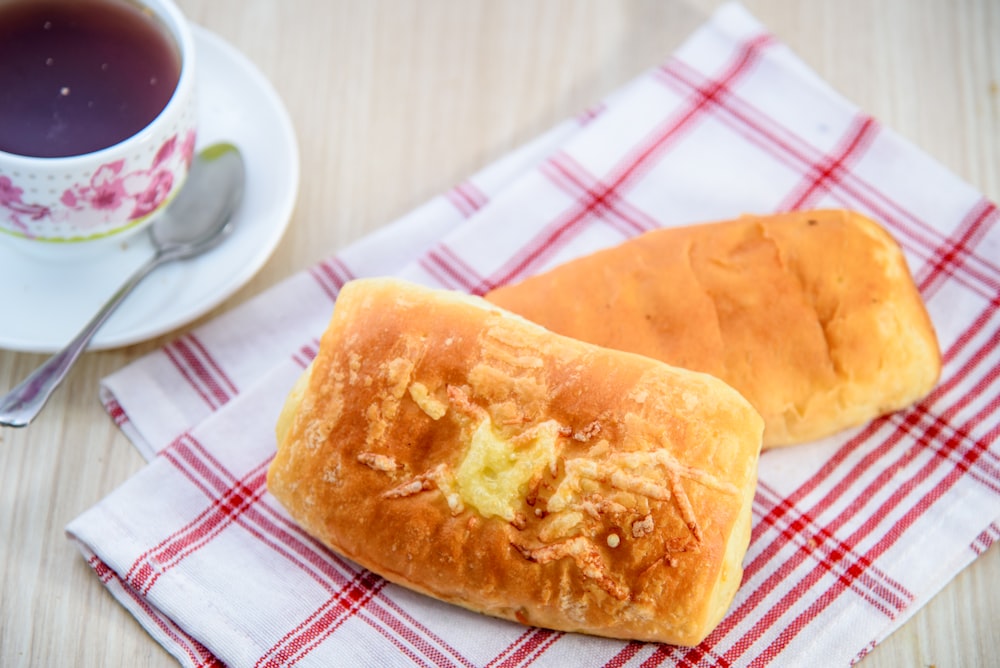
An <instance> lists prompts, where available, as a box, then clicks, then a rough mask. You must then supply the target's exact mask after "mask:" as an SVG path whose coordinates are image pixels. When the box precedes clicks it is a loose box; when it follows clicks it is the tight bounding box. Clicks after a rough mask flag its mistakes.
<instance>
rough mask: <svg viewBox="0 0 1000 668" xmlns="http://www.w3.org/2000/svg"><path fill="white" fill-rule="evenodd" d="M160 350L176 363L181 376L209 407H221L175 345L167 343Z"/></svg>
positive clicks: (213, 408) (175, 365) (214, 408)
mask: <svg viewBox="0 0 1000 668" xmlns="http://www.w3.org/2000/svg"><path fill="white" fill-rule="evenodd" d="M160 351H161V352H162V353H163V354H164V355H166V356H167V359H168V360H170V363H171V364H173V365H174V368H175V369H177V372H178V373H179V374H180V375H181V377H182V378H183V379H184V380H185V381H187V384H188V386H190V387H191V389H193V390H194V391H195V393H196V394H197V395H198V396H199V397H201V398H202V401H204V402H205V403H206V404H208V407H209V408H210V409H212V410H213V411H214V410H216V409H217V408H219V405H218V404H217V403H216V400H215V398H214V397H213V396H212V394H211V393H210V392H206V391H205V388H203V387H202V385H201V383H199V382H198V378H197V375H196V374H194V373H192V372H191V370H190V369H189V368H188V365H187V363H186V362H185V360H184V358H183V356H182V355H179V354H178V353H177V352H176V351H175V350H174V349H173V346H171V345H170V344H167V345H165V346H163V347H162V348H160Z"/></svg>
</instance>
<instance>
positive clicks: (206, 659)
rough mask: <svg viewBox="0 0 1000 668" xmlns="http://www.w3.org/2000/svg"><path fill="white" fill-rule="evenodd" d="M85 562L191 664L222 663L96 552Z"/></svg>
mask: <svg viewBox="0 0 1000 668" xmlns="http://www.w3.org/2000/svg"><path fill="white" fill-rule="evenodd" d="M87 563H88V564H89V565H90V567H91V568H92V569H93V570H94V573H96V574H97V577H98V578H100V580H101V582H103V583H104V584H105V585H110V584H111V583H114V588H115V589H117V590H118V591H121V592H122V593H124V594H125V595H127V596H128V597H129V598H131V599H132V600H133V601H135V603H136V604H137V605H138V606H139V608H140V612H141V614H142V618H143V619H145V620H146V622H147V624H152V625H155V626H157V627H158V628H159V629H160V630H161V631H162V632H163V633H164V635H166V636H167V638H168V639H169V640H171V641H172V642H173V646H174V647H176V648H178V649H179V650H180V651H182V652H183V653H184V654H186V655H187V657H188V659H190V660H191V663H192V664H194V665H195V666H199V667H201V666H205V667H206V668H207V667H209V666H222V665H223V664H222V662H221V661H219V660H218V659H217V658H216V657H215V656H214V655H213V654H212V653H211V652H210V651H209V650H208V649H207V648H206V647H205V646H204V645H202V644H201V643H200V642H198V641H197V640H195V639H194V638H193V637H191V636H190V635H188V634H187V633H186V632H185V631H184V630H183V629H181V628H180V627H179V626H177V624H176V623H174V621H173V620H172V619H170V618H169V617H167V616H166V615H164V614H163V613H162V612H161V611H160V610H157V609H156V608H154V607H153V606H152V605H150V603H149V601H148V600H146V598H144V597H143V596H140V595H139V594H138V593H136V591H135V590H134V589H132V588H131V587H129V586H128V584H127V583H126V582H125V581H124V580H122V579H121V578H120V577H118V574H117V573H115V571H114V569H113V568H111V567H110V566H108V565H107V564H106V563H104V561H102V560H101V558H100V557H98V556H97V555H96V554H95V555H91V557H90V558H89V559H87Z"/></svg>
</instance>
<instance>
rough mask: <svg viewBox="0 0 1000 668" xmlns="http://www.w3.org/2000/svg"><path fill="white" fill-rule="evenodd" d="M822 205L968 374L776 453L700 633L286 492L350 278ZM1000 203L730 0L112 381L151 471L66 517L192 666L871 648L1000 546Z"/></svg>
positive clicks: (481, 267) (808, 655)
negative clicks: (284, 425)
mask: <svg viewBox="0 0 1000 668" xmlns="http://www.w3.org/2000/svg"><path fill="white" fill-rule="evenodd" d="M807 207H846V208H851V209H857V210H860V211H863V212H866V213H867V214H869V215H871V216H872V217H874V218H876V219H878V220H880V221H882V222H883V223H884V224H885V225H886V227H887V228H888V229H889V230H890V231H891V232H892V233H893V234H894V235H895V237H896V238H897V239H898V240H899V242H900V243H901V244H902V245H903V247H904V249H905V251H906V254H907V258H908V259H909V261H910V264H911V269H912V270H913V272H914V275H915V277H916V280H917V283H918V284H919V287H920V290H921V292H922V293H923V295H924V298H925V299H926V301H927V304H928V307H929V309H930V312H931V315H932V318H933V320H934V324H935V326H936V328H937V331H938V334H939V337H940V341H941V345H942V349H943V353H944V373H943V377H942V379H941V382H940V385H939V387H938V388H937V389H936V390H935V391H934V392H933V393H932V394H931V396H930V397H928V398H927V399H926V400H925V401H924V402H922V403H921V404H920V405H919V406H917V407H915V408H913V409H910V410H907V411H903V412H900V413H898V414H895V415H892V416H890V417H887V418H885V419H880V420H877V421H875V422H873V423H871V424H869V425H867V426H864V427H862V428H859V429H855V430H853V431H850V432H848V433H844V434H842V435H839V436H837V437H835V438H829V439H827V440H824V441H822V442H817V443H814V444H810V445H805V446H800V447H796V448H791V449H786V450H781V451H776V452H768V453H766V454H764V456H763V457H762V460H761V465H760V486H759V490H758V493H757V495H756V498H755V501H754V507H753V510H754V530H753V538H752V543H751V546H750V551H749V553H748V555H747V557H746V559H745V567H746V576H745V580H744V582H743V585H742V587H741V588H740V590H739V593H738V595H737V598H736V601H735V603H734V604H733V607H732V610H731V611H730V613H729V614H728V615H727V616H726V618H725V620H724V621H723V622H722V625H721V626H720V627H719V628H718V629H717V630H716V632H715V633H713V634H712V635H711V637H710V638H709V639H708V640H707V641H706V642H705V643H704V644H703V645H701V646H700V647H697V648H694V649H679V648H674V647H668V646H658V645H651V644H641V643H627V642H617V641H613V640H606V639H598V638H591V637H585V636H579V635H572V634H569V635H566V634H560V633H553V632H549V631H543V630H537V629H530V628H525V627H521V626H518V625H516V624H512V623H507V622H502V621H498V620H494V619H491V618H487V617H483V616H480V615H476V614H474V613H471V612H467V611H465V610H462V609H459V608H456V607H452V606H449V605H445V604H442V603H438V602H436V601H434V600H432V599H429V598H426V597H423V596H420V595H417V594H413V593H410V592H408V591H406V590H404V589H401V588H399V587H396V586H394V585H390V584H387V583H386V582H385V581H384V580H382V579H381V578H379V577H377V576H375V575H373V574H371V573H368V572H366V571H362V570H359V569H358V568H357V567H356V566H354V565H353V564H351V563H349V562H347V561H345V560H344V559H341V558H340V557H338V556H336V555H334V554H332V553H330V552H328V551H327V550H325V549H323V548H322V547H321V546H319V545H318V544H316V543H315V542H314V541H313V540H312V539H310V538H309V537H308V536H306V535H305V534H304V533H303V532H302V531H300V530H299V529H298V528H297V527H296V526H295V524H294V523H293V522H291V521H290V520H289V519H288V517H287V516H286V515H285V513H284V512H283V510H282V509H281V508H280V507H279V506H278V504H277V503H276V502H275V501H274V500H273V499H272V498H271V497H270V496H269V495H268V494H267V492H266V490H265V478H264V476H265V471H266V468H267V465H268V462H269V461H270V458H271V456H272V454H273V452H274V447H275V444H274V437H273V436H272V430H273V426H274V423H275V418H276V416H277V413H278V410H279V407H280V406H281V404H282V402H283V400H284V396H285V394H286V392H287V390H288V389H289V388H290V386H291V385H292V383H293V381H294V380H295V378H296V377H297V376H298V374H299V373H301V371H302V369H303V368H304V366H305V365H306V364H307V362H308V360H309V358H310V357H311V356H312V355H313V353H314V351H315V347H316V344H317V337H318V336H319V334H320V333H321V332H322V330H323V329H324V327H325V325H326V322H327V319H328V318H329V315H330V312H331V307H332V304H333V300H334V298H335V296H336V294H337V290H338V288H339V287H340V286H341V285H343V283H344V282H345V281H346V280H348V279H350V278H352V277H358V276H367V275H375V274H400V275H402V276H405V277H409V278H411V279H414V280H417V281H421V282H425V283H429V284H432V285H438V286H445V287H449V288H456V289H459V290H467V291H472V292H483V291H485V290H486V289H488V288H490V287H492V286H495V285H499V284H502V283H505V282H507V281H512V280H516V279H518V278H521V277H523V276H526V275H528V274H530V273H533V272H537V271H539V270H542V269H545V268H547V267H549V266H552V265H554V264H556V263H559V262H562V261H564V260H567V259H569V258H571V257H573V256H576V255H580V254H582V253H586V252H589V251H592V250H594V249H596V248H599V247H602V246H607V245H609V244H614V243H617V242H619V241H621V240H622V239H625V238H627V237H630V236H632V235H635V234H638V233H640V232H643V231H644V230H648V229H650V228H653V227H657V226H662V225H679V224H685V223H693V222H700V221H708V220H715V219H723V218H728V217H732V216H736V215H739V214H741V213H744V212H754V213H762V212H770V211H781V210H788V209H793V208H807ZM998 220H1000V214H998V211H997V208H996V207H995V205H993V204H992V203H990V202H988V201H986V200H985V199H984V198H983V197H982V196H981V195H980V194H978V193H977V192H975V191H974V190H973V189H972V188H970V187H969V186H968V185H966V184H964V183H962V182H960V181H959V180H958V179H957V178H956V177H954V176H953V175H952V174H950V173H948V172H946V171H945V170H944V169H943V168H942V167H941V166H939V165H938V164H936V163H935V162H933V161H932V160H931V159H929V158H928V157H927V156H925V155H923V154H922V153H920V151H918V150H917V149H916V148H914V147H913V146H911V145H909V144H907V143H906V142H905V141H903V140H901V139H900V138H899V137H898V136H896V135H894V134H893V133H892V132H891V131H889V130H887V129H886V128H884V127H882V126H880V125H879V124H878V122H876V121H875V120H874V119H872V118H871V117H869V116H866V115H865V114H864V113H862V112H860V111H859V110H858V109H856V108H855V107H853V106H852V105H850V104H849V103H848V102H846V101H845V100H843V99H842V98H841V97H839V96H838V95H837V94H836V93H835V92H834V91H832V90H831V89H830V88H829V87H828V86H826V85H825V84H824V83H823V82H822V81H821V80H820V79H819V78H818V77H817V76H816V75H815V74H814V73H812V72H811V71H810V70H809V69H808V68H807V67H806V66H805V65H803V64H802V63H801V62H800V61H799V60H797V59H796V57H795V56H794V55H793V54H792V53H791V52H789V50H788V49H787V48H785V47H784V46H782V45H781V44H780V43H778V42H777V41H776V40H775V39H774V38H773V37H772V36H771V35H769V34H767V32H766V31H765V30H764V29H763V28H762V27H761V26H760V25H759V24H758V23H757V22H756V21H755V20H754V19H753V18H752V17H750V16H749V15H748V14H747V13H746V12H745V11H744V10H743V9H742V8H741V7H740V6H739V5H727V6H724V7H723V8H722V9H720V10H719V11H718V12H717V13H716V14H715V15H714V16H713V17H712V19H711V20H710V22H709V23H708V24H707V25H705V26H704V27H703V28H702V29H700V30H699V31H698V32H697V33H695V34H694V35H693V36H692V37H691V38H690V39H689V40H688V41H687V42H686V43H685V44H684V45H683V46H682V47H681V48H680V49H679V50H678V51H677V52H676V54H675V55H674V56H673V57H672V58H671V59H669V60H668V61H667V62H666V63H665V64H664V65H663V66H662V67H659V68H656V69H654V70H652V71H650V72H648V73H646V74H645V75H643V76H641V77H640V78H639V79H638V80H636V81H634V82H632V83H630V84H629V85H628V86H626V87H625V88H623V89H622V90H620V91H618V92H617V93H615V94H614V95H613V96H612V97H610V98H608V99H607V100H605V101H604V102H603V103H602V104H600V105H598V106H596V107H594V108H593V109H592V110H590V111H589V112H587V113H586V114H584V115H582V116H581V117H579V118H577V119H573V120H571V121H567V122H566V123H564V124H563V125H560V126H559V127H557V128H555V129H554V130H552V131H551V132H550V133H549V134H547V135H546V136H544V137H542V138H540V139H539V140H537V141H536V142H534V143H533V144H531V145H529V146H527V147H525V148H524V149H522V150H521V151H519V152H517V153H515V154H512V155H510V156H508V157H506V158H504V159H502V160H501V161H499V162H498V163H497V164H495V165H492V166H491V167H489V168H487V169H485V170H484V171H483V172H481V173H479V174H477V175H475V176H473V177H472V178H470V179H469V180H468V181H466V182H464V183H462V184H460V185H459V186H457V187H456V188H454V189H453V190H451V191H450V192H448V193H446V194H445V195H443V196H441V197H439V198H437V199H435V200H433V201H431V202H430V203H428V204H427V205H426V206H424V207H422V208H421V209H419V210H417V211H415V212H414V213H413V214H411V215H409V216H407V217H406V218H404V219H402V220H400V221H398V222H396V223H394V224H393V225H390V226H388V227H386V228H385V229H383V230H382V231H380V232H378V233H376V234H375V235H373V236H372V237H370V238H368V239H365V240H364V241H362V242H360V243H358V244H356V245H355V246H353V247H351V248H349V249H347V250H345V251H344V252H343V253H341V254H339V255H338V256H336V257H333V258H330V259H329V260H327V261H324V262H321V263H319V264H318V265H316V266H314V267H312V268H311V269H309V270H308V271H305V272H303V273H301V274H300V275H297V276H294V277H292V278H290V279H288V280H287V281H286V282H284V283H283V284H281V285H278V286H277V287H275V288H273V289H272V290H271V291H269V292H267V293H265V294H264V295H262V296H260V297H259V298H257V299H255V300H254V301H251V302H249V303H247V304H246V305H244V306H242V307H240V308H237V309H235V310H233V311H232V312H230V313H228V314H226V315H224V316H222V317H220V318H218V319H217V320H216V321H214V322H211V323H209V324H208V325H206V326H205V327H203V328H201V329H199V330H197V331H195V332H193V333H191V334H186V335H184V336H182V337H181V338H179V339H177V340H176V341H174V342H173V343H170V344H169V345H167V346H166V347H165V348H163V349H162V350H160V351H158V352H155V353H153V354H151V355H150V356H148V357H147V358H144V359H142V360H139V361H138V362H136V363H135V364H133V365H132V366H130V367H128V368H126V369H124V370H122V371H120V372H119V373H116V374H115V375H113V376H111V377H110V378H108V379H107V380H106V382H105V384H104V387H103V392H104V397H105V403H106V405H107V407H108V410H109V412H110V413H111V415H112V416H113V418H114V419H115V420H116V421H117V422H118V423H119V424H120V425H121V426H122V429H124V430H125V431H126V432H127V434H128V435H129V437H130V438H131V439H132V440H133V441H134V442H135V444H136V445H137V447H139V448H140V449H141V450H142V452H143V453H144V454H145V455H146V456H147V457H149V458H151V462H150V464H149V466H148V467H147V468H146V469H144V470H143V471H141V472H140V473H139V474H137V475H136V476H135V477H134V478H133V479H131V480H130V481H128V482H127V483H126V484H125V485H123V486H122V487H121V488H119V489H118V490H117V491H115V492H114V493H113V494H111V495H110V496H109V497H108V498H106V499H105V500H104V501H102V502H101V503H99V504H98V505H97V506H95V507H94V508H92V509H91V510H89V511H87V512H86V513H84V514H83V515H82V516H81V517H79V518H78V519H76V520H75V521H74V522H73V523H72V524H70V526H69V527H68V531H69V533H70V535H71V537H72V538H73V539H74V540H76V541H77V542H78V544H79V545H80V548H81V550H82V551H83V553H84V554H85V555H86V557H87V558H88V559H89V560H90V563H91V564H92V565H93V567H94V569H95V571H96V572H97V573H98V575H99V576H100V577H101V579H102V580H103V581H104V582H105V583H106V585H107V586H108V588H109V589H110V590H111V591H112V593H113V594H114V595H115V596H116V597H117V598H118V599H119V600H120V601H121V602H122V603H123V604H124V605H125V606H127V607H128V608H129V609H130V610H131V611H132V612H133V614H135V616H136V617H137V618H138V619H139V621H140V622H141V623H142V624H143V625H144V626H145V627H146V629H147V630H148V631H149V633H150V634H151V635H153V636H154V637H155V638H156V639H157V640H158V641H159V642H161V643H162V644H163V645H164V646H165V647H166V648H167V649H168V650H169V651H171V652H172V653H174V654H175V655H176V656H177V657H178V659H180V661H181V662H182V663H184V664H185V665H192V666H196V665H202V664H208V663H216V662H223V663H226V664H231V665H234V666H262V665H276V664H289V663H299V662H301V663H311V664H315V665H343V664H348V663H349V662H353V663H358V664H377V665H380V666H385V665H394V664H410V663H415V664H425V665H428V664H433V665H451V664H455V665H476V666H479V665H484V666H485V665H491V666H494V665H520V664H537V665H552V666H565V665H600V664H608V665H615V666H623V665H640V664H641V665H659V664H672V663H674V662H683V663H684V664H685V665H745V664H762V663H771V664H776V665H795V666H799V665H835V664H847V663H850V662H853V661H855V660H857V659H858V658H860V657H862V656H863V655H864V654H865V653H866V652H868V651H869V650H870V649H871V648H872V647H874V645H875V644H876V643H877V642H879V641H880V640H881V639H883V638H885V637H886V636H887V635H888V634H889V633H891V632H892V630H893V629H894V628H896V627H898V626H899V625H900V624H902V622H903V621H904V620H906V619H907V618H908V617H909V616H910V615H912V614H913V612H914V611H915V610H916V609H917V608H919V606H920V605H921V604H923V603H924V602H926V601H927V600H928V599H929V598H930V597H931V596H932V595H933V594H934V593H935V592H936V591H938V590H939V589H940V588H941V587H942V586H943V585H944V584H945V583H946V582H948V580H949V579H950V578H952V577H953V576H954V575H955V574H956V573H957V572H958V571H959V570H961V569H962V568H963V567H964V566H966V565H967V564H968V563H970V562H971V561H972V560H973V559H975V558H976V556H977V555H978V554H980V553H981V552H983V551H984V550H985V549H986V548H987V547H989V545H990V544H991V543H992V542H994V541H995V540H996V539H997V538H1000V522H998V518H1000V428H998V426H997V425H998V419H997V414H998V412H1000V402H998V401H997V399H996V397H997V396H998V394H1000V349H998V344H997V341H998V340H1000V309H998V308H997V307H998V304H1000V265H998V263H997V258H998V257H1000V225H998ZM470 549H472V548H470Z"/></svg>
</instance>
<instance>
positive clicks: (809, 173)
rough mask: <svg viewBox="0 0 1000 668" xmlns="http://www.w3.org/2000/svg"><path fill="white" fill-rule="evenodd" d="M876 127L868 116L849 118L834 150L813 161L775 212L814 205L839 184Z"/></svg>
mask: <svg viewBox="0 0 1000 668" xmlns="http://www.w3.org/2000/svg"><path fill="white" fill-rule="evenodd" d="M878 131H879V126H878V124H877V123H876V122H875V119H874V118H872V117H871V116H864V115H858V116H856V117H855V118H854V119H852V121H851V124H850V126H849V127H848V128H847V132H846V133H845V134H844V136H843V137H842V138H841V140H840V142H839V143H838V145H837V147H836V148H835V149H834V151H833V153H832V154H831V155H829V156H826V157H824V158H823V159H822V160H820V161H819V162H815V163H813V164H812V165H810V166H809V169H808V170H806V174H805V176H804V178H803V180H802V181H801V182H800V183H799V185H798V186H796V187H795V188H793V189H792V191H791V192H790V193H789V194H788V196H787V197H786V198H785V199H784V200H783V201H782V202H781V204H779V205H778V207H777V210H778V211H795V210H797V209H802V208H809V207H810V206H812V205H814V203H815V201H816V199H817V197H818V196H819V195H821V194H822V193H824V192H828V191H830V190H831V189H832V187H833V186H834V185H835V184H837V183H839V182H840V181H841V180H842V179H843V178H844V174H845V173H846V171H847V166H848V164H849V162H850V161H852V160H857V158H858V157H860V156H861V155H862V154H864V152H865V150H866V149H867V148H868V147H869V146H871V143H872V141H874V139H875V135H876V134H878Z"/></svg>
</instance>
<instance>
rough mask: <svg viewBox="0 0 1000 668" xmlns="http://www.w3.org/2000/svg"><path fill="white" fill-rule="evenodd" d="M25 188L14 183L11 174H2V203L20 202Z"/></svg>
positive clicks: (0, 190) (0, 182)
mask: <svg viewBox="0 0 1000 668" xmlns="http://www.w3.org/2000/svg"><path fill="white" fill-rule="evenodd" d="M23 193H24V190H22V189H21V188H18V187H17V186H15V185H14V182H13V181H11V180H10V177H9V176H0V204H3V205H4V206H7V205H10V204H20V203H21V195H22V194H23Z"/></svg>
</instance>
